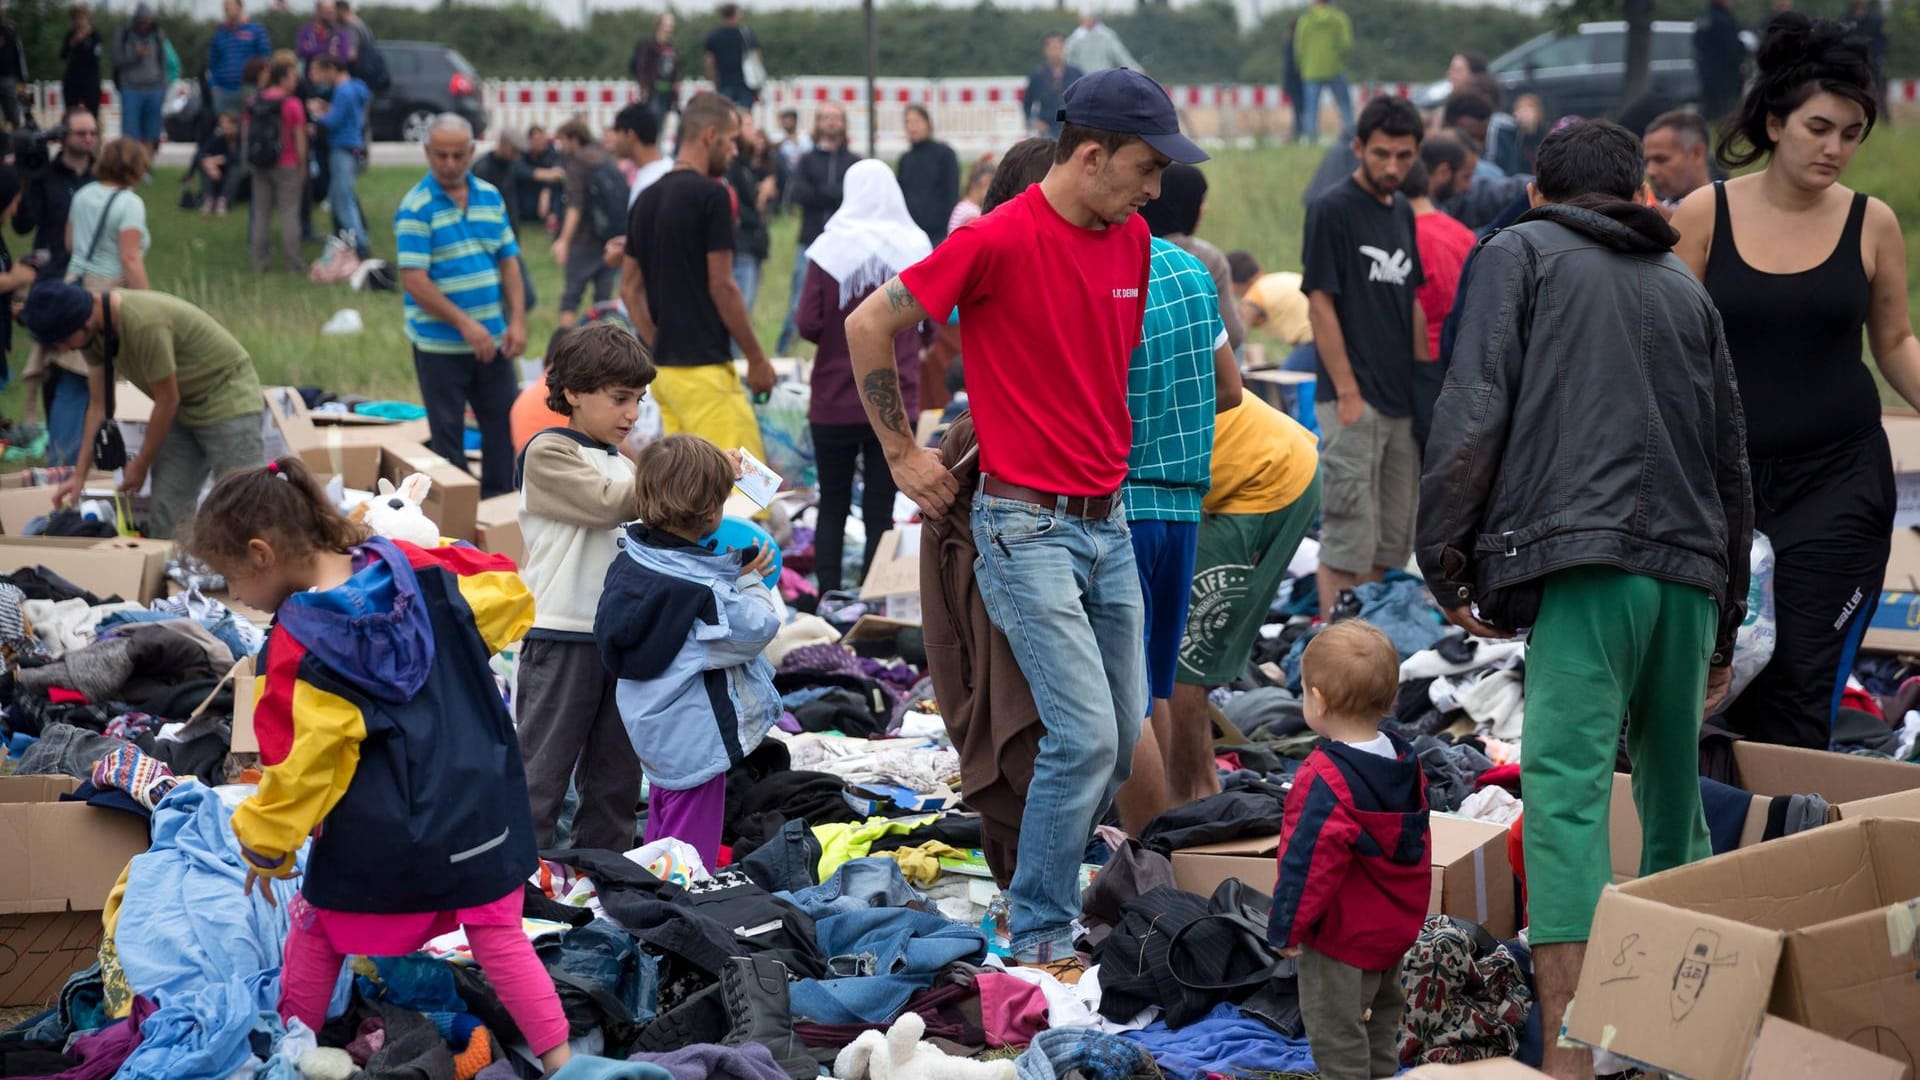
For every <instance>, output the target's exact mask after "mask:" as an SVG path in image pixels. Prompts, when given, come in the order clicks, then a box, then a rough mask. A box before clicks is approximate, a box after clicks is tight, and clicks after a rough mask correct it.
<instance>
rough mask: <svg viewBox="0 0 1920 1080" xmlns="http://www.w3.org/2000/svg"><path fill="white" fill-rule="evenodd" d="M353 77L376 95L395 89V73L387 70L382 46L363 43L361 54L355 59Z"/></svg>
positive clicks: (369, 42)
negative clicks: (381, 50) (381, 51)
mask: <svg viewBox="0 0 1920 1080" xmlns="http://www.w3.org/2000/svg"><path fill="white" fill-rule="evenodd" d="M353 77H354V78H356V79H359V80H360V81H361V82H363V83H366V84H367V89H368V90H370V91H372V92H373V93H375V94H384V93H386V92H387V91H388V90H391V89H393V73H392V72H390V71H388V70H387V58H386V57H385V56H383V55H381V53H380V46H378V45H375V44H374V43H373V42H371V41H366V42H362V43H361V45H360V53H359V55H358V56H355V57H354V58H353Z"/></svg>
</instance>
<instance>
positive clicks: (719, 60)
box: [707, 4, 760, 109]
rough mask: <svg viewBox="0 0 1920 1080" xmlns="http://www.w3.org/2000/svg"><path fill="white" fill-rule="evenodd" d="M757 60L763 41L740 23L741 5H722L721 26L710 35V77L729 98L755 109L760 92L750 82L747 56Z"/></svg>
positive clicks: (708, 43)
mask: <svg viewBox="0 0 1920 1080" xmlns="http://www.w3.org/2000/svg"><path fill="white" fill-rule="evenodd" d="M750 55H751V56H753V57H754V58H755V59H756V60H757V59H758V58H759V55H760V43H759V42H758V41H755V40H754V37H753V31H752V30H749V29H747V28H746V26H744V25H742V23H741V22H740V5H739V4H721V5H720V27H719V28H718V29H716V30H715V31H714V32H713V33H711V34H708V35H707V79H708V81H710V82H712V83H713V85H714V86H715V87H716V88H717V89H718V90H719V91H720V93H721V94H722V95H724V96H725V97H726V98H727V100H729V101H731V102H733V103H734V104H735V105H738V106H740V107H741V108H743V109H751V108H753V103H754V102H755V101H756V100H758V99H759V94H757V93H755V91H754V89H753V88H752V87H750V86H748V85H747V57H748V56H750Z"/></svg>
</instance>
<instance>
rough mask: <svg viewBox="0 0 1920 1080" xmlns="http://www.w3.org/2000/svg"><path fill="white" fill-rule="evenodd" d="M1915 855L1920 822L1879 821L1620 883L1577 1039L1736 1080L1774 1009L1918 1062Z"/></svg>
mask: <svg viewBox="0 0 1920 1080" xmlns="http://www.w3.org/2000/svg"><path fill="white" fill-rule="evenodd" d="M1915 851H1920V821H1904V820H1897V819H1892V818H1868V819H1865V820H1860V821H1847V822H1841V823H1839V824H1836V825H1830V826H1827V827H1826V828H1822V829H1814V830H1810V831H1808V832H1805V833H1801V834H1799V835H1797V836H1790V837H1786V838H1784V839H1781V840H1778V841H1775V842H1773V843H1768V844H1761V845H1758V846H1756V847H1752V848H1747V849H1744V850H1740V851H1734V852H1729V853H1728V854H1725V855H1720V856H1716V857H1715V858H1712V859H1708V860H1706V861H1704V862H1698V863H1694V864H1693V865H1691V866H1683V867H1680V868H1679V869H1676V870H1669V871H1667V872H1666V873H1663V874H1654V875H1653V876H1651V877H1646V878H1641V879H1639V880H1637V881H1631V882H1628V883H1627V884H1625V885H1615V886H1610V887H1609V888H1608V889H1607V891H1606V892H1605V893H1604V894H1603V895H1602V896H1601V898H1600V904H1599V907H1598V909H1597V910H1596V911H1595V912H1594V920H1593V930H1592V935H1591V937H1590V938H1589V939H1588V942H1587V953H1586V962H1585V964H1584V966H1583V968H1582V971H1581V978H1580V988H1579V992H1578V996H1577V998H1576V1000H1575V1003H1574V1006H1573V1008H1572V1010H1571V1012H1570V1013H1569V1016H1568V1033H1569V1035H1570V1036H1571V1037H1572V1038H1573V1039H1575V1040H1577V1041H1579V1042H1583V1043H1587V1044H1589V1045H1592V1046H1600V1047H1605V1048H1607V1049H1610V1050H1612V1051H1613V1052H1614V1053H1616V1054H1620V1055H1622V1056H1625V1057H1628V1058H1631V1059H1633V1060H1635V1061H1640V1062H1645V1063H1647V1064H1648V1065H1650V1066H1652V1067H1654V1068H1657V1069H1664V1070H1667V1071H1670V1072H1674V1073H1679V1074H1681V1075H1683V1076H1688V1077H1693V1078H1694V1080H1740V1078H1741V1077H1742V1076H1743V1075H1744V1074H1745V1073H1746V1070H1747V1068H1748V1065H1749V1062H1750V1061H1752V1060H1753V1059H1754V1057H1755V1055H1754V1048H1755V1045H1756V1041H1757V1039H1758V1038H1759V1036H1760V1033H1761V1026H1762V1018H1763V1016H1764V1015H1765V1014H1767V1013H1771V1014H1773V1015H1775V1016H1778V1017H1780V1018H1782V1019H1785V1020H1790V1021H1792V1022H1794V1023H1796V1024H1800V1025H1803V1026H1805V1027H1808V1028H1811V1029H1813V1030H1814V1031H1816V1032H1819V1033H1821V1034H1823V1035H1827V1036H1829V1037H1831V1038H1834V1039H1839V1040H1843V1041H1845V1042H1849V1043H1852V1044H1854V1045H1855V1046H1857V1047H1862V1048H1865V1049H1868V1050H1871V1051H1873V1052H1875V1053H1877V1054H1880V1055H1883V1056H1886V1057H1890V1058H1892V1059H1893V1060H1894V1061H1895V1062H1897V1063H1899V1064H1900V1065H1902V1066H1904V1067H1905V1068H1908V1069H1911V1068H1912V1067H1913V1065H1914V1061H1915V1053H1916V1050H1920V977H1916V976H1920V859H1916V858H1914V852H1915ZM1795 1075H1820V1076H1831V1075H1846V1076H1849V1077H1851V1076H1853V1075H1854V1074H1852V1073H1841V1074H1836V1073H1830V1072H1817V1073H1813V1074H1795Z"/></svg>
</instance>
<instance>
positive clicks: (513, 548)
mask: <svg viewBox="0 0 1920 1080" xmlns="http://www.w3.org/2000/svg"><path fill="white" fill-rule="evenodd" d="M473 546H475V547H477V548H479V549H480V550H481V551H490V552H492V553H494V554H496V555H505V556H506V557H507V558H509V559H512V560H513V565H515V566H521V565H523V564H525V563H526V561H527V544H526V541H525V540H524V539H522V537H521V536H520V495H519V493H518V492H509V493H508V494H505V495H495V496H494V497H493V498H491V499H482V500H481V501H480V508H479V510H478V511H476V513H475V518H474V526H473Z"/></svg>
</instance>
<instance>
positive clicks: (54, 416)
mask: <svg viewBox="0 0 1920 1080" xmlns="http://www.w3.org/2000/svg"><path fill="white" fill-rule="evenodd" d="M47 386H48V387H51V388H52V396H51V397H50V398H49V399H48V402H47V455H46V460H47V464H48V465H72V464H74V462H75V461H77V460H78V458H79V455H80V440H81V439H83V438H85V437H86V434H87V380H86V378H85V377H84V376H80V375H75V374H74V373H73V372H71V371H68V370H67V369H66V368H60V367H56V368H54V369H53V370H52V371H50V372H48V373H47Z"/></svg>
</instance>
